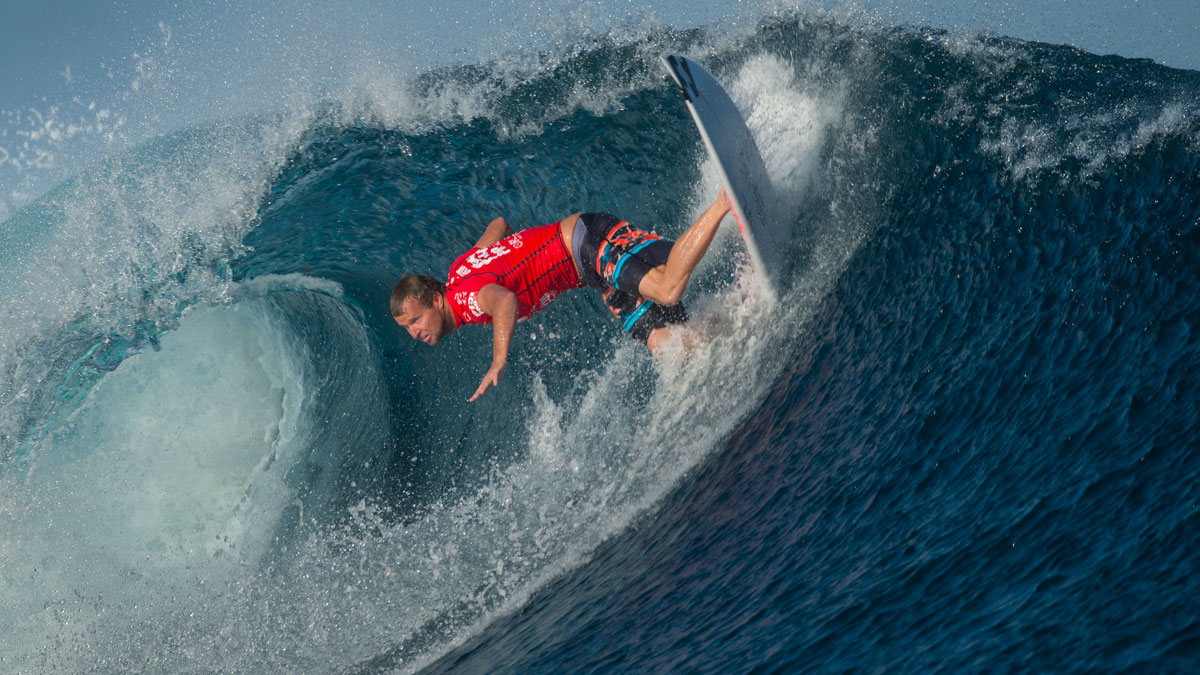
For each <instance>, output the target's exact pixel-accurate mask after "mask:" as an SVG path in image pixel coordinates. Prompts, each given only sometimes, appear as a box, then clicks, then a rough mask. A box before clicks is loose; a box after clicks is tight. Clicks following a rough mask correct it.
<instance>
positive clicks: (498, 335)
mask: <svg viewBox="0 0 1200 675" xmlns="http://www.w3.org/2000/svg"><path fill="white" fill-rule="evenodd" d="M494 224H495V223H494V222H493V225H494ZM488 230H491V227H490V226H489V227H488ZM478 298H479V308H480V309H482V310H483V311H485V312H487V313H488V314H489V315H491V317H492V330H493V334H492V367H491V368H488V371H487V374H485V375H484V376H483V381H482V382H480V383H479V388H478V389H476V390H475V395H474V396H472V397H471V401H474V400H475V399H477V398H479V397H480V396H483V394H484V392H486V391H487V390H488V389H490V388H492V387H494V386H496V385H498V384H500V377H501V376H502V375H504V368H505V367H506V366H507V365H508V348H509V346H510V345H511V344H512V336H513V331H515V330H516V328H517V310H518V307H517V296H516V295H515V294H514V293H513V292H512V291H510V290H508V289H507V288H505V287H503V286H500V285H499V284H488V285H487V286H484V287H483V288H481V289H479V295H478Z"/></svg>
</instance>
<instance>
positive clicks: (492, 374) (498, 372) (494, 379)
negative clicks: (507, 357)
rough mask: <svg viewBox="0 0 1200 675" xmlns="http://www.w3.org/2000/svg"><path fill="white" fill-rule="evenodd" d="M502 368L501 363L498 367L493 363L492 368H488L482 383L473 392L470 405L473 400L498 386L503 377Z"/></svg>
mask: <svg viewBox="0 0 1200 675" xmlns="http://www.w3.org/2000/svg"><path fill="white" fill-rule="evenodd" d="M504 366H505V364H503V363H501V364H499V365H497V364H495V363H493V364H492V367H491V368H488V371H487V374H486V375H484V376H483V382H480V383H479V388H478V389H476V390H475V395H474V396H472V397H471V399H470V400H471V402H472V403H474V402H475V399H477V398H479V397H480V396H483V393H484V392H486V391H487V390H488V389H491V388H492V387H495V386H496V385H498V384H500V378H501V377H502V376H503V375H504Z"/></svg>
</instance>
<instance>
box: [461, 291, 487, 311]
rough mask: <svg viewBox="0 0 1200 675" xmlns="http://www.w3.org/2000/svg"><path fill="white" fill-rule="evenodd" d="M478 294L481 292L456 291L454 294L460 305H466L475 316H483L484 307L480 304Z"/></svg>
mask: <svg viewBox="0 0 1200 675" xmlns="http://www.w3.org/2000/svg"><path fill="white" fill-rule="evenodd" d="M478 295H479V294H478V293H476V292H474V291H470V292H465V293H456V294H455V295H454V300H455V301H456V302H457V303H458V304H459V305H466V307H467V311H469V312H470V313H471V314H473V315H474V316H476V317H480V316H483V308H482V307H480V306H479V297H478Z"/></svg>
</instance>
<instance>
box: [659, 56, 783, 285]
mask: <svg viewBox="0 0 1200 675" xmlns="http://www.w3.org/2000/svg"><path fill="white" fill-rule="evenodd" d="M659 58H661V59H662V62H663V64H664V65H666V67H667V71H668V72H670V74H671V79H673V80H675V84H676V85H678V86H679V90H680V91H681V92H683V99H684V100H685V101H686V102H687V107H688V110H690V111H691V113H692V119H693V120H695V122H696V128H697V129H699V130H700V137H701V138H702V139H704V147H705V148H707V149H708V154H709V156H710V157H712V159H713V162H714V163H715V164H716V166H717V173H718V174H720V177H721V182H722V183H724V185H725V192H726V194H728V195H729V202H730V205H731V206H732V207H733V209H732V210H733V216H734V218H735V219H736V220H737V224H738V229H739V230H741V233H742V239H743V240H744V241H745V243H746V252H747V253H748V254H749V256H750V264H752V265H753V266H754V269H755V271H756V272H757V273H758V278H759V279H761V280H762V282H763V286H764V288H765V289H766V291H767V296H768V298H769V299H770V300H771V301H774V300H776V299H778V297H779V295H780V293H782V292H783V291H784V290H785V288H786V286H785V281H786V279H787V276H786V272H787V263H788V259H787V257H786V256H785V253H786V251H787V240H786V237H785V235H786V232H784V231H783V230H782V228H781V227H780V225H779V224H778V223H776V222H774V221H773V220H772V218H771V211H770V209H771V207H772V204H773V202H774V194H773V193H774V191H773V189H772V187H771V179H770V177H769V176H768V175H767V167H766V165H765V164H763V160H762V154H760V153H759V151H758V146H757V145H756V144H755V143H754V136H752V135H751V134H750V129H748V128H747V127H746V121H745V120H744V119H742V115H741V113H740V112H738V109H737V106H735V105H734V104H733V101H732V100H731V99H730V98H729V94H727V93H725V90H724V89H723V88H722V87H721V85H720V84H719V83H718V82H717V80H716V79H715V78H713V76H712V75H710V74H709V73H708V71H707V70H705V69H704V68H703V67H701V66H700V65H699V64H697V63H696V62H695V61H691V60H688V59H686V58H684V57H682V56H677V55H674V54H663V55H662V56H661V57H659Z"/></svg>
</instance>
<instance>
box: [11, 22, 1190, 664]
mask: <svg viewBox="0 0 1200 675" xmlns="http://www.w3.org/2000/svg"><path fill="white" fill-rule="evenodd" d="M719 37H720V36H716V35H713V34H711V33H709V32H705V31H694V32H691V33H686V34H679V33H648V34H645V35H642V36H640V37H638V39H636V40H634V41H632V42H613V43H608V44H600V45H595V46H593V47H592V48H590V49H587V50H585V51H583V52H581V53H578V54H574V55H570V56H568V57H564V58H562V59H560V60H554V59H549V60H546V61H545V62H543V63H540V64H539V65H536V66H528V65H527V66H526V68H525V69H523V70H522V69H516V70H514V69H513V68H510V67H508V66H502V65H500V64H481V65H478V66H472V67H463V68H452V69H449V70H444V71H438V72H435V73H432V74H429V75H426V76H422V77H421V78H419V79H417V80H414V81H412V82H410V83H409V84H408V87H409V89H408V90H407V92H406V94H407V95H408V96H409V97H410V102H409V103H406V104H405V105H403V106H401V107H399V108H395V107H389V106H388V102H387V101H374V102H368V103H365V104H364V103H362V102H359V101H348V100H329V101H324V102H322V103H321V104H320V105H317V106H316V107H314V108H311V109H304V110H300V111H287V112H285V113H281V114H280V115H279V116H265V117H261V118H248V119H234V120H228V121H226V122H223V123H219V124H214V125H212V126H211V127H205V128H199V129H193V130H189V131H185V132H182V133H180V134H177V135H174V136H170V137H165V138H163V139H160V140H159V141H158V142H156V143H155V144H153V145H152V146H150V147H146V148H141V149H139V150H137V151H135V152H133V153H131V154H130V155H129V156H124V157H121V158H117V159H114V160H113V161H112V162H111V163H110V164H109V165H106V166H103V167H99V168H97V169H95V170H94V171H92V172H91V173H89V174H87V175H85V176H83V177H81V178H79V179H77V180H75V181H73V182H72V183H70V184H68V185H65V186H62V187H61V188H60V189H59V190H57V191H56V192H54V193H52V194H51V195H49V196H47V198H45V199H43V200H42V202H40V203H39V204H37V205H35V206H34V207H32V208H30V209H27V210H26V211H25V212H22V213H19V214H18V215H17V216H16V217H15V218H14V219H12V220H10V221H9V222H8V223H7V224H6V225H5V230H4V240H3V242H2V243H3V245H4V246H5V247H6V248H5V249H4V251H5V253H4V258H3V260H4V269H5V270H6V275H7V274H8V271H9V270H17V271H20V272H21V275H20V278H19V279H18V277H17V276H16V275H15V274H14V275H13V276H11V277H10V276H6V277H5V279H6V280H5V288H6V294H7V295H9V297H11V298H14V299H13V300H12V301H11V302H10V304H9V307H8V309H7V314H6V317H13V318H28V319H29V320H28V322H26V324H25V327H24V328H22V329H15V328H10V327H9V326H12V325H15V324H12V323H9V320H8V319H7V318H6V328H5V335H4V350H5V351H4V361H3V363H2V364H0V365H3V370H0V373H2V374H3V376H4V378H5V384H6V389H5V392H6V393H5V394H4V395H3V396H0V404H2V405H3V412H4V418H3V427H2V428H0V430H2V431H3V433H4V436H3V438H4V445H3V453H4V461H5V473H4V477H3V482H2V483H0V486H2V489H3V490H4V493H3V499H2V500H0V503H3V505H4V506H3V508H2V510H0V527H3V528H4V529H2V530H0V556H2V557H0V560H3V561H4V563H5V564H4V569H3V572H2V574H0V580H2V583H3V587H4V594H5V597H6V598H10V599H11V600H10V602H9V603H7V604H8V605H9V606H8V609H6V610H5V615H4V616H6V621H5V623H9V624H11V625H13V626H15V627H16V628H15V629H13V630H11V631H7V633H8V634H9V637H4V638H0V640H2V641H3V642H0V644H2V645H3V646H4V652H3V653H4V656H3V657H0V664H2V665H3V666H4V668H5V669H7V670H12V671H14V672H39V671H44V670H51V671H53V670H58V671H63V672H74V671H100V672H118V671H127V670H143V671H151V672H185V671H186V672H193V671H204V672H208V671H222V672H224V671H231V672H267V671H287V672H296V671H301V672H370V673H374V672H392V671H411V670H415V669H420V670H423V671H424V672H443V671H454V672H513V673H517V672H627V671H634V672H848V671H849V672H866V671H882V672H913V673H924V672H978V671H984V672H992V671H995V672H1045V671H1053V672H1126V671H1132V672H1156V673H1157V672H1192V671H1194V670H1195V668H1196V666H1197V664H1198V663H1200V610H1198V609H1197V608H1198V607H1200V605H1197V603H1196V601H1195V598H1196V597H1197V596H1198V595H1200V574H1198V572H1200V571H1198V570H1197V566H1198V560H1200V556H1198V552H1200V549H1198V548H1197V544H1196V542H1197V540H1198V539H1200V515H1198V512H1197V509H1198V508H1200V452H1198V450H1200V442H1198V441H1197V438H1198V437H1200V422H1198V420H1200V415H1198V411H1197V407H1198V404H1200V390H1198V387H1200V372H1198V366H1200V339H1198V337H1197V335H1196V328H1195V327H1196V325H1197V323H1198V322H1200V299H1198V297H1200V293H1198V291H1200V288H1198V287H1200V274H1198V272H1200V141H1198V140H1197V139H1200V105H1198V104H1197V103H1196V101H1197V100H1200V74H1197V73H1194V72H1187V71H1177V70H1170V69H1167V68H1163V67H1160V66H1156V65H1153V64H1151V63H1149V62H1143V61H1131V60H1124V59H1120V58H1116V57H1097V56H1094V55H1090V54H1087V53H1084V52H1080V51H1078V50H1074V49H1070V48H1066V47H1054V46H1046V45H1037V44H1029V43H1021V42H1016V41H1009V40H992V39H975V38H964V37H960V36H953V35H946V34H941V33H936V32H917V31H911V30H907V29H896V28H864V27H860V26H853V25H848V24H846V23H844V22H842V21H837V20H830V19H816V18H812V17H795V16H793V17H789V18H786V19H776V20H772V21H769V22H767V23H764V24H762V25H759V26H758V27H757V28H755V29H754V30H753V31H751V32H750V33H748V34H746V35H745V36H743V37H742V38H740V39H738V40H736V41H729V40H721V39H719ZM662 51H682V52H684V53H687V54H688V55H689V56H692V57H694V58H696V59H697V60H699V61H701V62H702V63H705V64H706V65H707V66H709V68H710V70H712V71H713V73H714V74H715V75H716V76H717V77H718V79H720V80H721V81H722V82H724V83H726V85H727V87H728V89H729V90H730V93H731V94H732V95H733V98H734V100H735V101H736V102H737V103H738V105H739V107H741V109H742V111H743V113H744V114H745V115H746V116H747V119H748V122H749V125H750V127H751V129H752V131H753V132H754V134H755V136H756V138H757V140H758V143H759V145H760V147H761V148H762V149H763V154H764V159H765V161H766V163H767V166H768V170H769V172H770V173H771V176H772V179H773V181H774V182H775V188H776V192H777V193H778V194H779V196H780V203H779V204H777V205H776V217H777V218H778V219H779V221H780V222H782V223H784V224H785V226H786V227H788V228H789V230H790V231H791V232H792V233H793V237H792V239H793V241H792V246H791V249H790V250H791V253H792V255H794V256H795V257H796V260H797V263H798V264H797V271H796V274H795V277H794V278H793V279H792V280H791V287H790V290H789V291H788V292H787V293H786V294H785V295H784V297H783V299H782V301H781V303H780V304H779V305H778V306H770V305H768V304H767V303H766V302H765V300H764V299H763V298H762V297H761V295H760V294H759V293H758V291H757V290H756V289H757V286H756V281H755V279H754V278H753V273H752V272H751V271H750V270H749V269H748V267H747V265H746V263H745V261H744V259H743V257H742V252H741V248H740V242H739V241H738V238H737V235H736V231H735V229H734V228H733V226H732V224H728V225H727V228H728V229H727V232H726V233H725V234H724V235H722V237H720V238H719V240H718V242H717V243H716V244H715V245H714V248H713V250H712V251H711V252H710V254H709V256H708V257H707V258H706V261H705V264H704V266H703V267H702V268H701V270H700V274H699V276H698V278H697V279H696V280H695V281H694V283H693V285H692V287H691V288H690V290H689V295H688V297H687V298H686V301H687V302H688V304H689V307H690V308H691V309H692V313H693V315H694V316H695V321H694V322H693V325H692V326H691V327H690V329H689V330H690V331H691V333H692V335H693V336H694V337H696V338H698V339H699V341H700V342H701V343H702V345H701V346H700V347H699V348H697V349H696V350H695V351H693V352H692V353H690V355H688V356H687V357H686V358H685V357H681V356H680V355H678V354H675V355H668V356H667V357H666V358H663V359H654V358H651V357H650V356H649V355H647V354H645V353H643V351H642V350H640V349H639V348H636V346H635V345H632V344H631V343H629V342H628V341H627V340H626V339H624V338H623V337H622V336H621V335H620V333H619V331H618V329H617V325H616V323H615V322H614V321H612V320H611V318H610V317H608V316H607V312H606V310H605V309H604V308H603V306H602V305H601V303H600V301H599V299H598V297H594V294H589V293H588V292H586V291H580V292H577V293H573V294H569V295H567V296H564V297H563V298H561V299H559V300H557V301H556V302H555V303H554V305H552V306H551V308H549V309H548V310H547V311H545V312H543V313H541V314H539V315H538V316H536V317H535V318H534V319H532V320H530V321H528V322H525V323H523V324H522V325H521V326H520V327H519V329H518V334H517V337H516V339H515V342H514V348H513V361H512V363H511V365H510V367H509V369H508V372H507V374H506V377H505V380H504V381H503V383H502V385H501V386H500V387H499V388H498V389H496V390H494V391H492V392H489V394H488V395H487V396H486V397H485V398H484V399H482V400H481V401H480V402H479V403H476V404H467V403H466V398H467V397H468V396H469V395H470V394H471V393H472V392H473V391H474V389H475V387H476V385H477V383H478V380H479V378H480V377H481V376H482V373H483V372H484V370H486V366H487V363H488V356H487V355H488V354H489V353H490V351H489V349H490V331H487V330H483V329H478V330H475V331H471V330H469V329H467V330H463V331H460V332H458V333H455V334H454V335H452V336H451V337H450V338H448V339H447V340H446V341H445V342H444V343H443V344H441V345H439V346H438V347H437V348H429V347H426V346H425V345H421V344H417V343H415V342H414V341H412V340H410V339H408V338H407V336H405V335H404V334H403V333H402V332H401V331H400V330H399V329H398V328H397V327H396V326H395V325H394V324H392V323H391V321H390V318H389V317H388V316H387V311H386V305H387V295H388V293H389V291H390V288H391V285H392V283H394V281H395V279H396V277H397V276H398V275H399V274H400V273H402V272H403V271H406V270H407V271H418V272H429V273H433V274H437V275H444V273H445V271H446V269H447V268H448V266H449V264H450V262H452V261H453V259H454V258H456V257H457V256H458V254H459V253H461V252H462V251H463V250H465V248H466V247H468V246H469V245H470V244H471V243H473V242H474V241H475V239H476V238H477V237H478V235H479V233H480V232H481V231H482V229H483V228H484V227H485V226H486V224H487V222H488V221H490V220H491V219H492V218H494V217H495V216H497V215H505V216H506V217H507V218H508V219H509V220H510V222H513V223H521V224H524V225H534V224H540V223H544V222H550V221H553V220H556V219H558V218H560V217H562V216H563V215H566V214H568V213H571V212H574V211H586V210H600V209H604V210H611V211H613V212H615V213H618V214H620V215H621V216H622V217H623V218H626V219H629V220H631V221H633V222H636V223H639V224H642V225H645V226H648V227H653V228H655V229H657V230H658V231H660V232H662V233H663V234H666V235H677V234H678V233H679V232H681V231H682V230H683V228H684V227H686V225H687V224H688V223H689V222H690V221H691V219H692V218H693V217H695V216H696V215H697V214H698V213H699V212H700V211H701V210H702V209H703V208H704V206H705V205H706V204H707V203H708V201H710V200H711V198H712V195H713V194H714V193H715V191H716V189H717V184H716V178H715V172H714V170H713V167H712V166H711V165H710V164H709V163H708V161H707V159H706V157H705V155H704V152H703V148H702V146H701V144H700V139H699V137H698V135H697V134H696V132H695V129H694V127H693V126H692V125H691V122H690V119H689V117H688V115H687V111H686V108H685V107H684V106H683V103H682V101H681V100H680V99H679V97H678V94H677V92H676V91H675V90H674V89H673V88H672V87H671V86H669V85H668V81H667V79H666V76H665V72H664V71H662V70H661V67H660V65H659V64H658V62H657V54H658V53H660V52H662ZM411 101H416V102H417V104H416V105H414V104H412V103H411ZM96 223H101V225H96ZM18 239H21V241H22V242H23V243H21V244H20V245H21V247H22V248H21V250H22V251H33V252H34V254H35V255H34V262H35V264H33V265H30V264H28V263H24V262H22V261H24V260H26V258H27V254H21V255H20V256H19V255H18V254H17V253H16V252H15V251H17V248H16V247H17V243H15V242H17V240H18ZM64 261H66V262H64ZM22 265H25V267H22ZM54 303H57V304H54ZM51 305H54V306H55V307H57V308H58V309H55V310H53V311H46V312H36V311H34V310H35V309H36V308H38V307H48V306H51Z"/></svg>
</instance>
